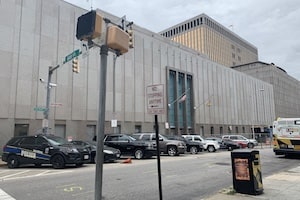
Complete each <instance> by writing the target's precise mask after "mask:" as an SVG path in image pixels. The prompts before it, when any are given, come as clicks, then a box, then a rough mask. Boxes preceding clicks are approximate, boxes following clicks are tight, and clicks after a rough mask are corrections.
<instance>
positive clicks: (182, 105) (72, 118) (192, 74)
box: [0, 0, 275, 146]
mask: <svg viewBox="0 0 300 200" xmlns="http://www.w3.org/2000/svg"><path fill="white" fill-rule="evenodd" d="M86 12H87V11H86V10H84V9H81V8H79V7H76V6H74V5H71V4H69V3H66V2H64V1H62V0H53V1H47V0H20V1H2V2H1V3H0V16H1V17H0V29H1V31H0V36H1V37H0V40H1V44H2V45H1V46H0V59H1V64H0V68H1V75H0V82H1V84H0V88H1V89H0V90H1V97H0V102H1V103H0V105H1V106H0V135H1V141H0V145H1V146H2V145H3V144H4V143H5V142H6V141H7V140H8V139H9V138H10V137H12V136H14V135H26V134H35V133H37V132H39V131H40V130H41V127H42V120H43V118H44V115H43V112H40V111H39V109H37V108H43V107H44V106H45V102H46V88H45V84H44V83H42V82H41V81H40V79H41V78H43V79H47V74H48V68H49V66H56V65H57V64H61V63H62V61H63V60H64V58H65V57H66V56H67V55H68V54H70V53H71V52H73V51H74V50H76V49H81V48H82V44H81V42H80V41H78V40H76V37H75V34H76V33H75V32H76V22H77V18H78V17H79V16H81V15H82V14H84V13H86ZM98 12H101V13H102V14H103V16H105V17H107V18H109V19H110V20H112V21H114V22H116V23H117V22H118V21H120V19H119V18H118V17H116V16H113V15H111V14H109V13H106V12H104V11H100V10H98ZM133 30H134V49H131V50H130V51H129V52H128V53H126V54H124V55H122V56H120V57H118V58H117V60H116V63H115V69H116V73H115V77H116V87H115V91H114V90H113V83H112V81H113V66H114V62H113V54H112V53H109V55H108V68H107V90H106V92H107V93H106V120H105V133H112V132H113V131H114V130H113V128H112V127H111V120H112V119H116V120H117V125H118V126H117V128H116V129H117V131H118V132H122V133H133V132H142V131H147V132H149V131H153V130H154V129H153V125H154V116H153V115H151V114H148V113H147V99H146V87H147V86H149V85H155V84H162V85H164V88H165V89H164V91H165V92H164V102H165V103H164V106H165V108H166V109H165V113H164V114H161V115H159V116H158V120H159V130H160V133H166V134H181V133H200V134H202V135H205V136H207V135H222V134H227V133H244V134H246V133H251V127H252V126H253V125H260V126H269V125H270V124H271V123H272V121H273V120H274V117H275V110H274V98H273V97H274V94H273V86H272V85H271V84H269V83H266V82H264V81H261V80H258V79H255V78H253V77H251V76H248V75H246V74H244V73H241V72H238V71H236V70H233V69H231V68H228V67H226V66H224V65H221V64H219V63H216V62H214V61H211V60H210V59H209V58H207V56H206V55H204V54H201V53H199V52H198V51H196V50H193V49H190V48H188V47H184V46H178V43H176V42H173V41H171V40H170V39H168V38H165V37H162V36H161V35H160V34H156V33H153V32H151V31H149V30H146V29H144V28H142V27H139V26H137V25H134V26H133ZM99 51H100V50H99V48H93V49H90V50H89V55H88V56H86V57H81V56H80V57H79V60H80V73H79V74H75V73H73V72H72V67H71V63H66V64H64V65H62V64H61V66H60V67H59V68H58V69H57V70H56V71H55V72H54V74H53V77H52V82H53V83H56V84H57V87H53V88H51V98H50V105H51V106H50V112H49V120H50V121H49V126H50V127H51V128H52V130H53V132H55V134H56V135H60V136H63V137H65V138H73V139H91V138H92V137H93V136H94V135H95V133H96V126H97V117H98V97H99V72H100V56H99ZM262 88H263V89H264V92H263V93H262V92H259V90H260V89H262ZM114 94H115V95H114ZM183 94H186V99H185V100H184V101H179V97H181V96H182V95H183ZM114 96H115V99H114V100H115V108H114V107H113V102H114V100H113V97H114ZM177 99H178V100H177ZM180 99H181V98H180ZM169 104H171V105H170V106H169Z"/></svg>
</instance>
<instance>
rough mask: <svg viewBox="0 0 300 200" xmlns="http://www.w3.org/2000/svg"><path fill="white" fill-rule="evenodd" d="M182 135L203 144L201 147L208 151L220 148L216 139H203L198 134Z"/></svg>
mask: <svg viewBox="0 0 300 200" xmlns="http://www.w3.org/2000/svg"><path fill="white" fill-rule="evenodd" d="M182 137H184V138H185V139H187V140H191V141H194V142H200V143H201V144H202V145H203V149H204V150H205V151H208V152H215V151H217V150H218V149H220V145H219V143H218V142H217V141H212V140H205V139H203V138H202V137H201V136H200V135H182Z"/></svg>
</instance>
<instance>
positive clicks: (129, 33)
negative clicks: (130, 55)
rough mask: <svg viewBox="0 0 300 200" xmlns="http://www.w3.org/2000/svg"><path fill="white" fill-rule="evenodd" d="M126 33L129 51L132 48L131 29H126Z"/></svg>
mask: <svg viewBox="0 0 300 200" xmlns="http://www.w3.org/2000/svg"><path fill="white" fill-rule="evenodd" d="M127 33H128V36H129V43H128V46H129V48H130V49H132V48H133V30H132V28H130V29H128V30H127Z"/></svg>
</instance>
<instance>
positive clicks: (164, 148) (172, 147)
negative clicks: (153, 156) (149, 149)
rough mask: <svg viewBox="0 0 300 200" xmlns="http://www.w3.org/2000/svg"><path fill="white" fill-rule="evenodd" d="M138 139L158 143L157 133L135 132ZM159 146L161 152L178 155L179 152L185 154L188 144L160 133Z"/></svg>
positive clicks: (134, 135)
mask: <svg viewBox="0 0 300 200" xmlns="http://www.w3.org/2000/svg"><path fill="white" fill-rule="evenodd" d="M132 137H134V138H135V139H137V140H140V141H149V142H152V143H154V144H155V145H156V143H155V141H156V134H155V133H134V134H132ZM159 148H160V152H162V153H164V154H168V155H169V156H175V155H176V156H177V155H179V154H184V152H185V151H186V144H185V143H184V142H183V141H179V140H170V139H168V138H167V137H165V136H164V135H161V134H160V135H159Z"/></svg>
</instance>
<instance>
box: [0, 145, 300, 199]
mask: <svg viewBox="0 0 300 200" xmlns="http://www.w3.org/2000/svg"><path fill="white" fill-rule="evenodd" d="M259 150H260V157H261V166H262V173H263V174H262V176H263V178H264V177H265V176H268V175H271V174H273V173H275V172H278V171H282V170H285V169H288V168H293V167H294V166H298V163H299V160H298V159H286V158H278V157H275V156H274V154H273V152H272V150H271V149H270V148H267V149H259ZM230 158H231V157H230V152H228V151H219V152H216V153H207V152H203V153H200V154H198V155H183V156H179V157H168V156H162V157H161V169H162V190H163V199H165V200H182V199H185V200H194V199H197V200H200V199H201V198H205V197H208V196H210V195H212V194H214V193H216V192H217V191H219V190H220V189H222V188H224V187H229V186H230V185H232V173H231V171H232V170H231V160H230ZM103 172H104V174H103V188H102V194H103V196H104V199H106V200H108V199H109V200H111V199H117V200H123V199H124V200H125V199H126V200H128V199H136V200H140V199H147V200H152V199H153V200H157V199H159V192H158V191H159V190H158V177H157V164H156V159H146V160H134V159H133V160H132V163H131V164H120V163H113V164H104V168H103ZM94 185H95V165H93V164H89V165H84V166H83V167H79V168H75V167H68V168H66V169H63V170H54V169H52V168H51V167H42V168H34V167H23V168H19V169H13V170H11V169H7V168H6V167H1V168H0V192H1V190H2V191H4V192H5V193H7V195H9V196H11V197H12V198H14V199H16V200H40V199H44V200H50V199H51V200H52V199H60V200H82V199H85V200H93V199H94V191H95V188H94V187H95V186H94Z"/></svg>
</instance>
